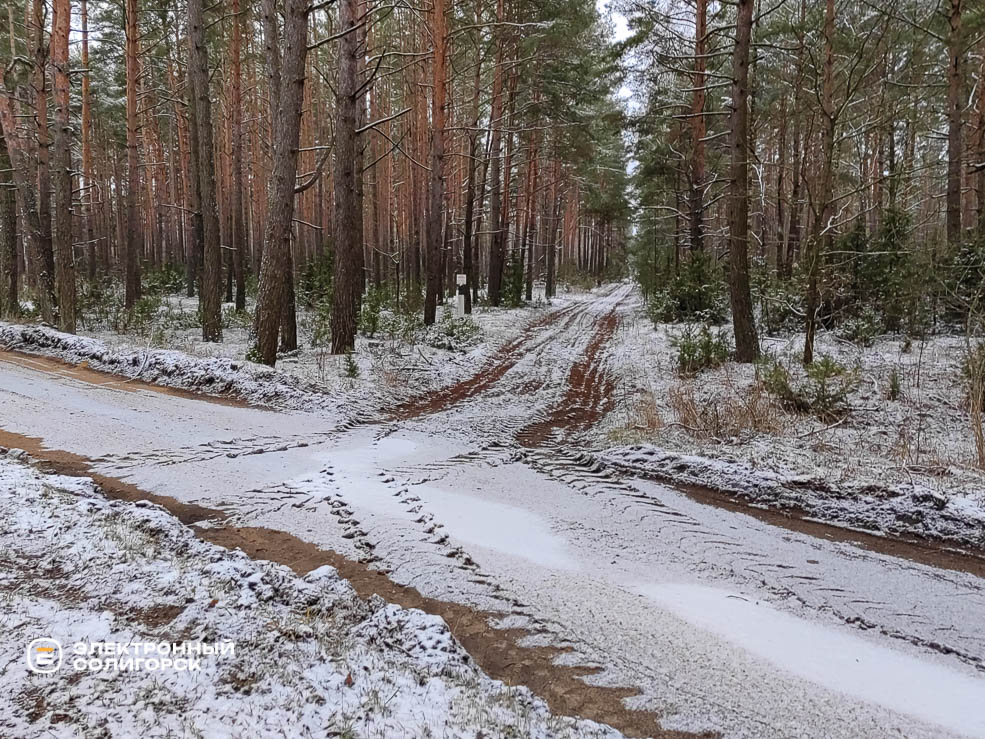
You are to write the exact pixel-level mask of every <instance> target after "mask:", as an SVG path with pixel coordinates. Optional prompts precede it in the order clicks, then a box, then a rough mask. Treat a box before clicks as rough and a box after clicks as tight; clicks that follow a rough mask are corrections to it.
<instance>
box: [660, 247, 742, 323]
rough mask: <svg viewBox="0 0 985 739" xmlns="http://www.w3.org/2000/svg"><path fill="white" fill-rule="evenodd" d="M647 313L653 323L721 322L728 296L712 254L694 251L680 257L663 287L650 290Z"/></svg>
mask: <svg viewBox="0 0 985 739" xmlns="http://www.w3.org/2000/svg"><path fill="white" fill-rule="evenodd" d="M648 314H649V316H650V318H651V319H652V320H653V321H654V323H676V322H679V321H697V322H702V323H712V324H719V323H722V322H723V321H724V320H725V319H726V318H727V317H728V299H727V298H726V296H725V283H724V281H723V278H722V274H721V270H720V269H719V268H718V265H717V264H716V263H715V260H714V257H712V256H711V255H709V254H708V253H707V252H696V253H693V254H691V255H690V256H689V257H688V258H686V259H684V260H682V261H681V264H680V269H679V270H678V272H677V274H675V275H674V276H673V277H672V278H671V279H670V281H669V282H668V284H667V285H666V287H663V288H660V289H655V290H654V291H653V294H652V296H651V297H650V300H649V303H648Z"/></svg>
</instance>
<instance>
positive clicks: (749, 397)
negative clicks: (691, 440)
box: [668, 375, 788, 440]
mask: <svg viewBox="0 0 985 739" xmlns="http://www.w3.org/2000/svg"><path fill="white" fill-rule="evenodd" d="M668 400H669V403H670V407H671V409H672V410H673V411H674V416H675V418H676V419H677V422H676V425H678V426H680V427H681V428H683V429H684V430H685V431H687V432H688V433H689V434H691V435H692V436H694V437H695V438H698V439H716V440H724V439H728V438H734V437H737V436H742V435H743V434H749V433H764V434H777V433H780V432H782V431H783V430H784V429H785V428H786V427H787V424H788V418H787V415H786V414H785V413H784V412H783V410H782V409H781V408H780V406H779V404H778V403H777V402H776V400H774V399H773V398H771V397H770V396H769V394H768V393H767V392H766V390H765V388H764V387H763V385H762V383H760V382H755V383H753V384H752V385H749V386H745V387H741V388H740V387H736V385H735V383H734V382H733V381H732V377H731V376H730V375H726V380H725V387H724V388H723V389H722V390H721V391H720V392H715V393H714V394H713V395H711V396H709V397H699V396H698V395H696V394H695V389H694V383H693V382H690V381H687V382H682V383H679V384H677V385H674V386H673V387H671V388H670V391H669V395H668Z"/></svg>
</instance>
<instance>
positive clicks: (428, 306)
mask: <svg viewBox="0 0 985 739" xmlns="http://www.w3.org/2000/svg"><path fill="white" fill-rule="evenodd" d="M431 12H432V21H431V35H432V36H433V38H434V65H433V68H434V92H433V95H434V98H433V102H432V108H431V124H432V127H433V128H432V130H431V191H430V195H431V198H430V199H431V203H430V207H429V209H428V228H427V234H428V246H427V251H428V254H427V259H428V280H427V291H426V293H425V296H424V325H425V326H430V325H431V324H433V323H434V319H435V312H436V310H437V305H438V299H439V296H440V295H441V254H442V251H443V249H442V246H443V241H444V239H443V237H442V233H443V230H442V225H443V222H444V201H445V172H444V166H445V81H446V80H445V41H446V36H445V5H444V2H443V0H432V11H431Z"/></svg>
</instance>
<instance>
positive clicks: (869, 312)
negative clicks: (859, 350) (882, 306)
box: [838, 305, 885, 347]
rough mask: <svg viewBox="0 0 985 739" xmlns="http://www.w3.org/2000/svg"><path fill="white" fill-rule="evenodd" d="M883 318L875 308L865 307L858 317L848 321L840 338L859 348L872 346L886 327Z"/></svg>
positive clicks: (840, 331) (844, 324)
mask: <svg viewBox="0 0 985 739" xmlns="http://www.w3.org/2000/svg"><path fill="white" fill-rule="evenodd" d="M884 325H885V324H884V321H883V317H882V316H881V315H880V314H879V311H877V310H876V309H875V308H874V307H873V306H871V305H867V306H865V307H864V308H863V309H862V310H861V312H859V314H858V315H856V316H852V317H851V318H849V319H848V320H846V321H845V322H844V323H843V324H842V326H841V329H840V330H839V331H838V336H840V337H841V338H842V339H845V340H846V341H850V342H852V343H853V344H855V345H857V346H862V347H867V346H872V345H873V344H874V343H875V341H876V338H877V337H878V336H879V335H880V334H881V333H882V328H883V326H884Z"/></svg>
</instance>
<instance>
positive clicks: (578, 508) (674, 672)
mask: <svg viewBox="0 0 985 739" xmlns="http://www.w3.org/2000/svg"><path fill="white" fill-rule="evenodd" d="M627 291H628V288H626V287H620V288H617V289H616V290H614V291H612V292H611V293H609V294H608V295H607V296H606V297H605V298H603V299H601V300H599V299H596V300H594V301H593V302H591V303H588V302H585V303H576V304H572V305H569V306H567V307H565V308H563V309H559V310H557V311H554V312H552V313H549V314H548V315H546V316H545V317H544V318H543V319H541V320H539V321H537V322H536V323H534V324H532V325H530V326H528V327H526V328H525V329H524V330H523V331H522V332H520V334H519V336H518V338H517V339H516V340H515V341H513V342H512V343H510V344H508V345H507V346H505V347H503V349H502V350H501V351H500V352H499V353H498V354H497V355H496V356H495V357H493V358H492V359H491V360H490V363H489V364H488V365H487V366H486V367H485V368H483V370H482V371H481V372H479V373H478V374H477V375H476V376H475V377H473V378H469V379H467V380H465V381H463V382H461V383H459V384H457V385H455V386H453V387H451V388H447V389H446V390H444V391H442V392H439V393H433V394H431V395H430V396H428V397H426V398H421V399H420V400H417V401H413V402H409V403H406V404H404V405H402V406H400V407H398V408H393V409H383V410H382V411H381V413H380V414H379V418H378V420H377V421H375V422H371V423H360V424H355V425H352V424H338V423H336V422H334V421H329V420H325V419H324V418H320V417H319V416H318V415H316V414H305V413H295V412H292V413H277V412H272V411H268V410H260V409H254V408H249V407H240V406H237V405H235V404H220V403H214V402H210V401H208V400H205V399H198V398H194V397H190V396H186V395H174V394H165V393H162V392H157V391H155V390H153V389H150V388H144V387H139V386H135V385H133V384H126V383H121V382H103V383H101V384H98V383H97V382H95V381H94V380H93V378H92V377H86V376H83V375H84V373H82V374H80V373H71V372H66V371H59V369H58V368H57V365H53V364H52V363H49V362H42V361H36V360H33V359H27V360H25V359H24V358H23V357H13V356H10V355H4V354H2V353H0V429H2V431H3V433H0V444H2V445H6V446H20V447H28V448H30V449H31V451H33V452H34V453H36V454H39V455H41V456H45V457H47V458H49V459H51V460H53V461H54V462H55V463H57V464H58V465H59V466H60V467H61V468H62V469H75V470H77V471H79V472H86V473H87V474H94V475H96V476H97V479H98V480H99V481H100V482H101V483H102V484H103V485H104V486H105V487H106V488H107V489H109V490H110V491H111V492H113V493H114V494H117V495H122V496H129V497H147V496H157V497H156V498H155V499H156V500H158V501H159V502H162V503H164V504H166V505H167V506H168V507H169V508H172V510H174V511H175V512H176V513H178V514H179V515H180V516H182V518H183V520H184V521H185V522H186V523H191V524H195V525H197V526H198V527H199V529H200V531H201V534H202V535H203V536H205V537H207V538H211V539H212V540H214V541H218V542H220V543H224V544H227V545H236V546H241V547H242V548H244V550H246V551H248V552H250V553H252V554H254V555H255V556H259V557H263V558H270V559H277V560H279V561H283V562H285V563H287V564H290V565H291V566H293V567H295V568H296V569H299V570H304V569H310V568H311V567H313V566H316V565H318V564H322V563H325V562H331V563H332V564H335V565H336V566H338V567H339V568H340V570H342V572H343V574H345V575H346V576H347V577H350V578H351V579H352V580H353V581H354V583H355V584H356V585H357V588H359V589H360V592H363V593H369V592H380V593H381V594H383V595H384V596H386V597H388V598H391V599H393V600H397V601H400V602H403V603H405V604H408V605H416V606H419V607H423V608H425V609H427V610H431V611H433V612H436V613H440V614H441V615H443V616H444V617H445V618H446V620H447V621H448V623H449V625H450V626H451V628H452V630H453V631H454V632H455V633H456V635H457V636H458V637H459V639H460V640H461V641H462V642H463V644H465V646H466V647H467V648H469V649H470V651H471V652H472V654H473V655H474V656H475V657H476V659H477V660H478V661H479V662H480V664H482V665H483V667H485V668H486V669H487V671H489V672H490V674H492V675H493V676H494V677H500V678H502V679H505V680H509V681H514V682H525V683H529V684H530V685H531V687H533V688H534V690H535V691H537V692H538V693H541V694H543V695H545V697H547V698H548V699H549V700H550V702H551V703H552V706H553V707H554V708H555V710H559V711H561V712H565V711H567V712H575V713H580V714H582V715H586V716H588V717H590V718H594V719H597V720H601V721H605V722H609V723H612V724H613V725H615V726H617V728H621V729H623V730H624V731H626V732H627V733H630V734H634V735H645V734H655V733H657V732H658V731H663V730H667V731H670V730H674V731H681V732H694V733H700V732H716V733H720V734H723V735H726V736H749V737H774V736H775V737H788V736H818V737H821V736H823V737H881V736H907V737H939V736H951V735H955V736H961V735H963V736H985V699H983V696H985V618H983V617H982V614H983V613H985V580H983V579H982V577H981V571H980V570H979V571H975V567H974V566H972V565H969V567H967V568H962V566H961V564H960V562H958V563H957V564H953V563H952V564H951V565H950V566H949V567H938V566H934V564H933V559H932V558H930V559H928V558H927V557H924V558H923V560H924V561H916V560H918V559H920V558H908V557H907V556H905V555H906V552H905V551H900V552H899V554H902V555H904V556H890V555H889V554H886V553H883V552H880V551H878V547H867V546H860V545H859V544H857V543H856V542H854V541H851V540H850V538H851V537H844V536H839V535H837V533H836V532H834V531H833V530H829V529H826V528H824V527H817V528H813V529H812V528H810V527H796V526H790V525H777V523H782V522H778V521H776V520H775V519H774V520H771V519H770V518H769V517H765V516H756V515H751V513H748V512H743V511H742V510H741V509H738V508H736V507H723V506H717V505H712V504H709V503H710V501H708V500H701V499H698V498H696V497H694V496H692V495H688V494H686V493H685V492H682V491H678V490H675V489H672V488H670V487H667V486H664V485H660V484H657V483H655V482H650V481H646V480H641V479H634V478H629V477H626V476H625V475H624V474H621V473H616V472H614V471H611V470H608V469H605V468H604V467H601V466H599V465H598V464H596V463H594V462H593V461H591V459H590V458H589V457H587V456H586V455H585V454H584V453H583V449H582V447H581V444H580V442H579V435H580V434H581V433H582V432H584V431H585V430H587V429H589V428H590V427H591V425H592V424H594V423H596V422H597V421H598V420H599V419H600V418H601V417H602V416H603V415H604V414H606V413H607V412H609V411H610V410H611V409H612V407H613V406H614V404H616V403H618V402H619V394H618V388H616V387H615V383H614V381H613V379H612V378H613V377H614V373H613V371H612V370H613V368H612V367H611V362H612V361H613V359H612V355H611V354H609V353H607V351H606V346H607V343H608V342H609V341H610V340H611V337H612V335H613V332H614V331H615V330H616V327H617V326H618V324H619V321H620V319H621V315H622V313H623V311H624V310H625V307H624V306H625V298H626V295H627ZM863 543H864V542H863ZM966 570H967V571H966ZM490 614H494V615H492V616H490ZM489 618H492V620H493V622H494V623H495V625H497V626H499V627H503V630H501V631H494V630H491V629H489V628H488V627H487V619H489ZM552 661H558V662H559V663H560V666H558V665H553V664H552ZM585 674H590V677H589V678H588V682H587V683H586V682H584V681H583V680H581V679H579V675H585ZM589 683H590V685H589ZM623 699H625V703H624V702H623ZM627 709H642V710H640V711H632V710H627Z"/></svg>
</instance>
